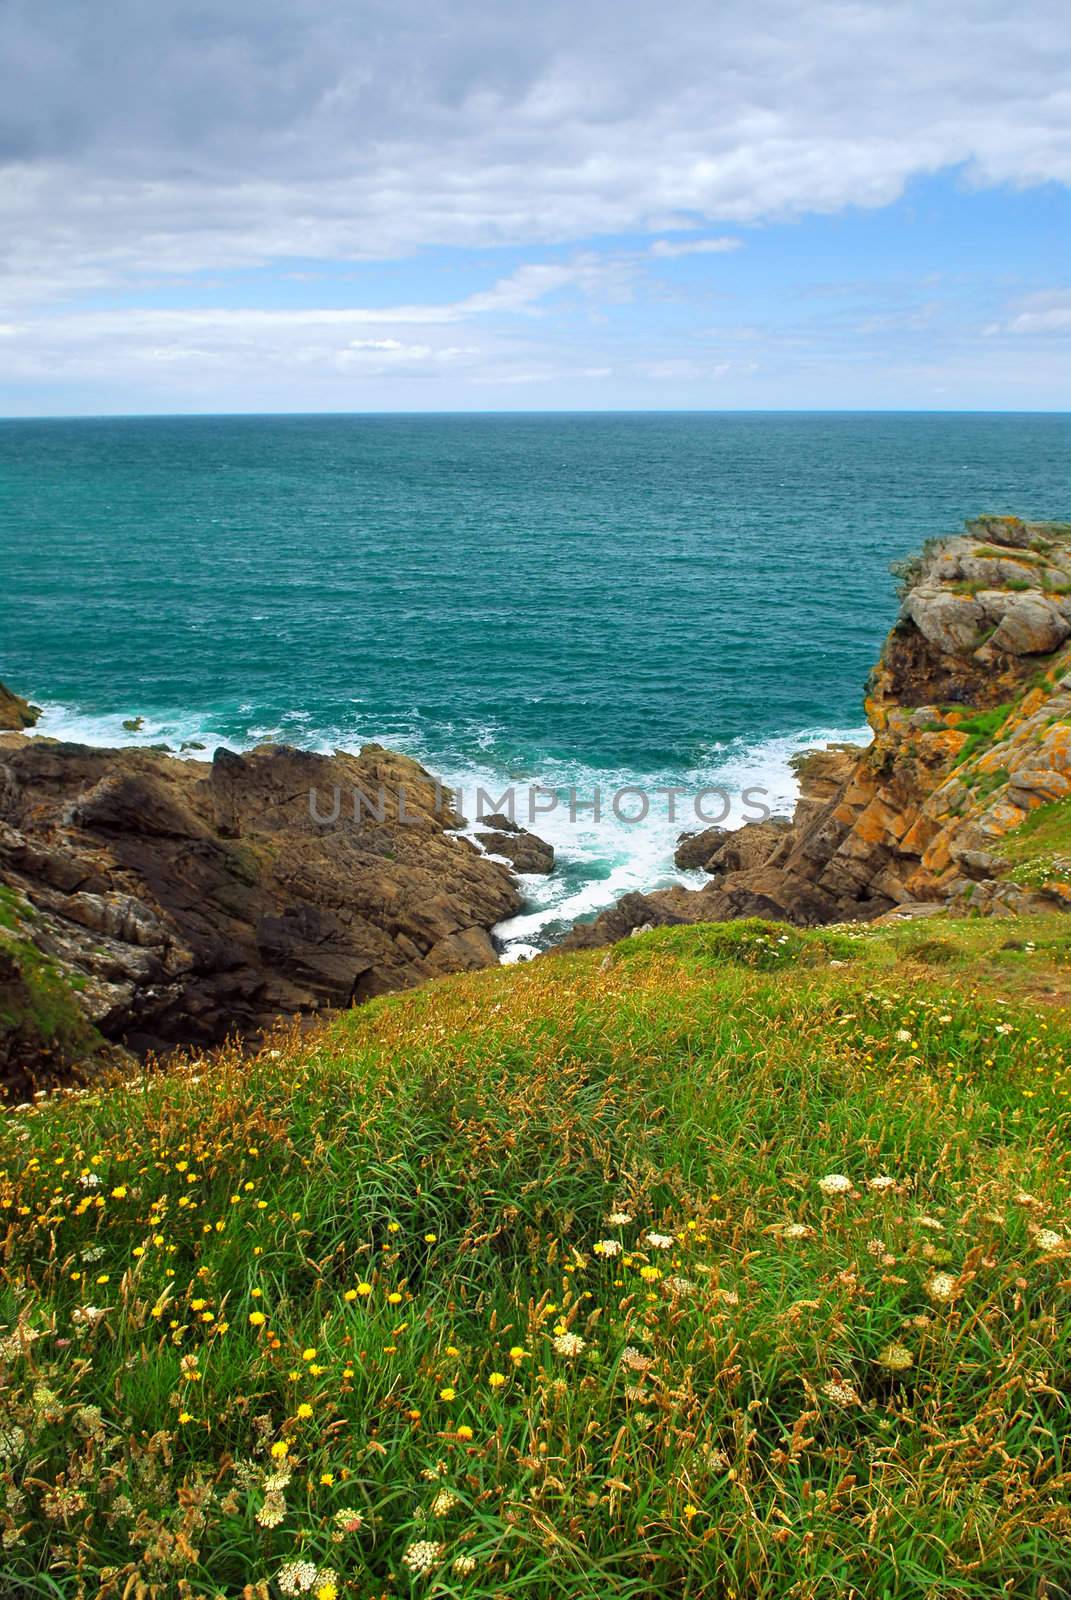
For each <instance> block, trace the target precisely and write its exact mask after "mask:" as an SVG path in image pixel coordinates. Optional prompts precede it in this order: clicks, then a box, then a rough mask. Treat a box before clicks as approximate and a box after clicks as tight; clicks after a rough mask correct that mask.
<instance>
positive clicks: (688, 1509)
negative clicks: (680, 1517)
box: [684, 1505, 699, 1522]
mask: <svg viewBox="0 0 1071 1600" xmlns="http://www.w3.org/2000/svg"><path fill="white" fill-rule="evenodd" d="M684 1515H685V1516H686V1517H687V1518H688V1521H689V1522H691V1520H692V1518H693V1517H697V1516H698V1515H699V1507H698V1506H693V1505H687V1506H685V1508H684Z"/></svg>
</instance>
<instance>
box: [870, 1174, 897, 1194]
mask: <svg viewBox="0 0 1071 1600" xmlns="http://www.w3.org/2000/svg"><path fill="white" fill-rule="evenodd" d="M895 1183H896V1179H895V1178H889V1177H886V1175H885V1174H884V1173H879V1175H878V1176H877V1177H876V1178H868V1179H867V1180H866V1186H867V1188H868V1189H878V1190H881V1189H891V1188H893V1187H894V1185H895Z"/></svg>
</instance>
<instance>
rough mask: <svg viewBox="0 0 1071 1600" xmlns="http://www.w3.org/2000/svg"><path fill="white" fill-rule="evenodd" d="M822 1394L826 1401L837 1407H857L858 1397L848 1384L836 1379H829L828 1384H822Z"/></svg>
mask: <svg viewBox="0 0 1071 1600" xmlns="http://www.w3.org/2000/svg"><path fill="white" fill-rule="evenodd" d="M822 1393H823V1394H824V1395H825V1396H826V1398H827V1399H828V1400H832V1401H833V1402H834V1404H835V1405H838V1406H857V1405H858V1404H859V1396H858V1394H857V1393H856V1391H855V1389H854V1388H853V1387H852V1385H851V1384H850V1383H842V1382H841V1381H840V1380H838V1379H836V1378H831V1379H830V1381H829V1382H828V1383H823V1385H822Z"/></svg>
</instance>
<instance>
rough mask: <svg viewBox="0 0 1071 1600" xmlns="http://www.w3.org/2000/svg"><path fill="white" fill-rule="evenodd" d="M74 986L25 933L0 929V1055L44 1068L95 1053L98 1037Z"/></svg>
mask: <svg viewBox="0 0 1071 1600" xmlns="http://www.w3.org/2000/svg"><path fill="white" fill-rule="evenodd" d="M79 986H80V987H83V988H84V986H85V980H84V979H82V980H81V984H80V985H79ZM75 992H76V984H75V983H72V982H71V981H69V980H68V979H67V978H66V977H65V976H64V974H63V973H62V972H61V971H60V969H59V968H58V967H57V966H56V965H55V963H54V962H52V961H50V960H49V959H48V957H47V956H45V955H44V954H43V953H42V952H41V951H40V950H38V948H37V946H36V945H35V944H33V943H32V942H31V941H30V940H29V939H24V938H20V937H19V936H18V934H17V933H12V932H11V931H10V930H9V929H7V928H5V929H4V930H3V931H2V932H0V1059H5V1058H6V1059H8V1060H9V1061H11V1062H12V1063H13V1064H15V1063H17V1064H18V1066H20V1067H25V1066H34V1065H39V1066H41V1067H43V1068H48V1067H55V1066H70V1065H73V1064H74V1063H76V1062H78V1061H82V1060H86V1059H89V1058H92V1057H93V1056H95V1055H96V1054H97V1053H98V1052H99V1051H100V1050H101V1048H102V1047H103V1045H104V1041H103V1039H102V1038H101V1036H100V1034H99V1033H98V1032H97V1030H96V1028H94V1027H93V1025H92V1024H91V1023H90V1022H88V1021H87V1019H86V1017H85V1016H84V1014H83V1012H82V1010H81V1008H80V1007H79V1005H78V1002H77V1000H76V999H75Z"/></svg>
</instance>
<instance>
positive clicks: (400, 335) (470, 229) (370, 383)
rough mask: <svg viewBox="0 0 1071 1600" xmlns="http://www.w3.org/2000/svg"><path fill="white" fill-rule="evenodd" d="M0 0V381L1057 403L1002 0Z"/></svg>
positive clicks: (1054, 160)
mask: <svg viewBox="0 0 1071 1600" xmlns="http://www.w3.org/2000/svg"><path fill="white" fill-rule="evenodd" d="M87 10H88V8H85V7H81V8H79V7H78V6H75V5H71V4H68V3H67V0H39V3H37V4H35V5H31V4H29V3H28V0H13V3H12V4H11V5H10V6H9V8H8V9H7V10H6V11H5V12H4V14H3V16H2V17H0V64H2V65H3V67H4V69H5V82H6V83H8V84H13V85H14V86H15V88H14V93H13V94H12V96H11V102H10V104H8V105H5V106H4V107H3V108H2V109H0V229H2V233H3V237H4V238H5V239H6V240H7V245H6V247H5V248H4V250H3V251H2V252H0V413H2V414H6V415H47V414H74V413H108V412H127V413H129V412H141V411H155V412H159V411H164V412H172V411H176V412H178V411H228V410H231V411H233V410H237V411H259V410H266V411H272V410H285V411H294V410H310V411H312V410H342V411H350V410H397V409H400V410H409V409H417V410H444V409H446V410H467V409H475V410H486V409H521V410H533V409H545V408H568V409H572V408H597V409H604V408H614V407H626V408H648V407H650V408H672V407H727V408H737V407H760V408H765V407H769V408H777V407H792V408H795V407H800V408H806V407H833V408H842V407H843V408H852V407H880V408H885V407H888V408H910V407H920V408H936V409H982V410H988V409H1045V410H1063V409H1068V408H1069V407H1071V380H1069V371H1071V361H1069V360H1068V356H1069V354H1071V349H1069V346H1071V195H1069V184H1071V137H1069V128H1071V92H1069V90H1068V88H1067V85H1068V84H1069V83H1071V72H1069V71H1068V67H1069V66H1071V61H1069V56H1071V27H1069V25H1068V23H1067V20H1066V17H1065V15H1064V10H1063V8H1062V7H1059V6H1055V5H1049V4H1048V3H1047V0H1032V3H1028V4H1027V5H1026V6H1025V8H1024V7H1022V6H1020V7H1013V6H1011V5H1006V6H1005V5H1002V4H998V3H996V0H969V3H968V0H950V3H949V4H948V5H946V6H945V7H943V8H942V12H941V15H940V17H939V18H938V17H935V16H934V14H933V12H932V9H931V10H930V11H927V10H926V9H925V8H924V7H923V6H921V5H912V4H909V3H908V4H903V5H899V6H896V7H890V6H888V5H887V4H885V3H882V4H880V5H878V4H872V3H870V0H857V3H855V4H851V5H848V4H838V5H822V4H819V5H815V6H809V7H808V8H806V10H804V9H802V8H798V7H793V6H790V5H786V4H783V3H780V0H757V3H753V4H750V5H744V4H737V3H736V0H728V3H726V4H724V5H722V6H721V7H719V8H718V10H717V12H716V13H715V12H714V11H712V9H711V8H709V7H706V6H700V5H692V4H686V3H677V4H671V5H670V6H668V8H665V9H664V10H663V11H662V12H661V13H660V16H661V18H662V26H661V28H660V29H659V30H658V31H657V32H654V33H653V32H652V29H651V12H650V10H649V8H646V7H640V6H639V5H636V4H633V3H632V0H622V3H619V4H617V5H614V6H609V5H607V6H603V5H602V4H594V5H592V6H590V7H589V8H587V9H586V10H585V12H584V13H583V14H582V15H581V14H579V13H577V12H576V11H575V9H570V8H569V7H568V6H566V5H564V4H562V5H558V4H556V3H552V4H549V5H548V4H545V5H542V6H540V7H539V8H538V9H537V8H534V7H533V8H532V9H531V10H530V11H528V10H526V9H525V7H524V6H523V5H522V6H518V7H516V8H511V9H510V11H509V12H508V13H507V12H505V11H504V10H502V9H501V8H491V7H489V6H487V5H477V4H471V3H468V0H458V3H457V4H456V5H455V6H454V7H453V8H452V9H451V11H450V12H449V14H448V15H447V16H446V18H445V20H444V14H443V12H442V10H441V8H439V9H431V8H428V9H426V10H422V9H421V4H420V0H405V3H404V4H402V5H401V6H398V5H392V6H390V7H387V6H382V7H380V6H375V5H361V6H358V7H356V8H355V7H353V6H347V5H343V4H342V0H304V3H301V4H298V3H296V0H291V3H289V4H288V3H284V0H278V3H277V0H262V3H261V4H258V5H253V4H249V5H246V4H245V3H244V0H236V3H233V4H230V5H228V6H226V7H224V8H220V7H213V6H211V5H209V6H208V7H207V8H206V9H202V10H201V11H198V12H191V11H190V10H189V9H188V8H187V7H184V6H181V5H178V4H172V0H160V3H159V4H158V6H156V7H154V8H152V9H151V12H149V11H147V10H146V9H145V8H139V7H137V6H135V5H133V4H130V3H128V0H124V3H122V4H120V5H119V6H118V7H116V8H115V9H114V11H109V12H108V13H101V12H99V11H98V12H97V13H96V15H95V16H94V17H92V18H89V17H87Z"/></svg>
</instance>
